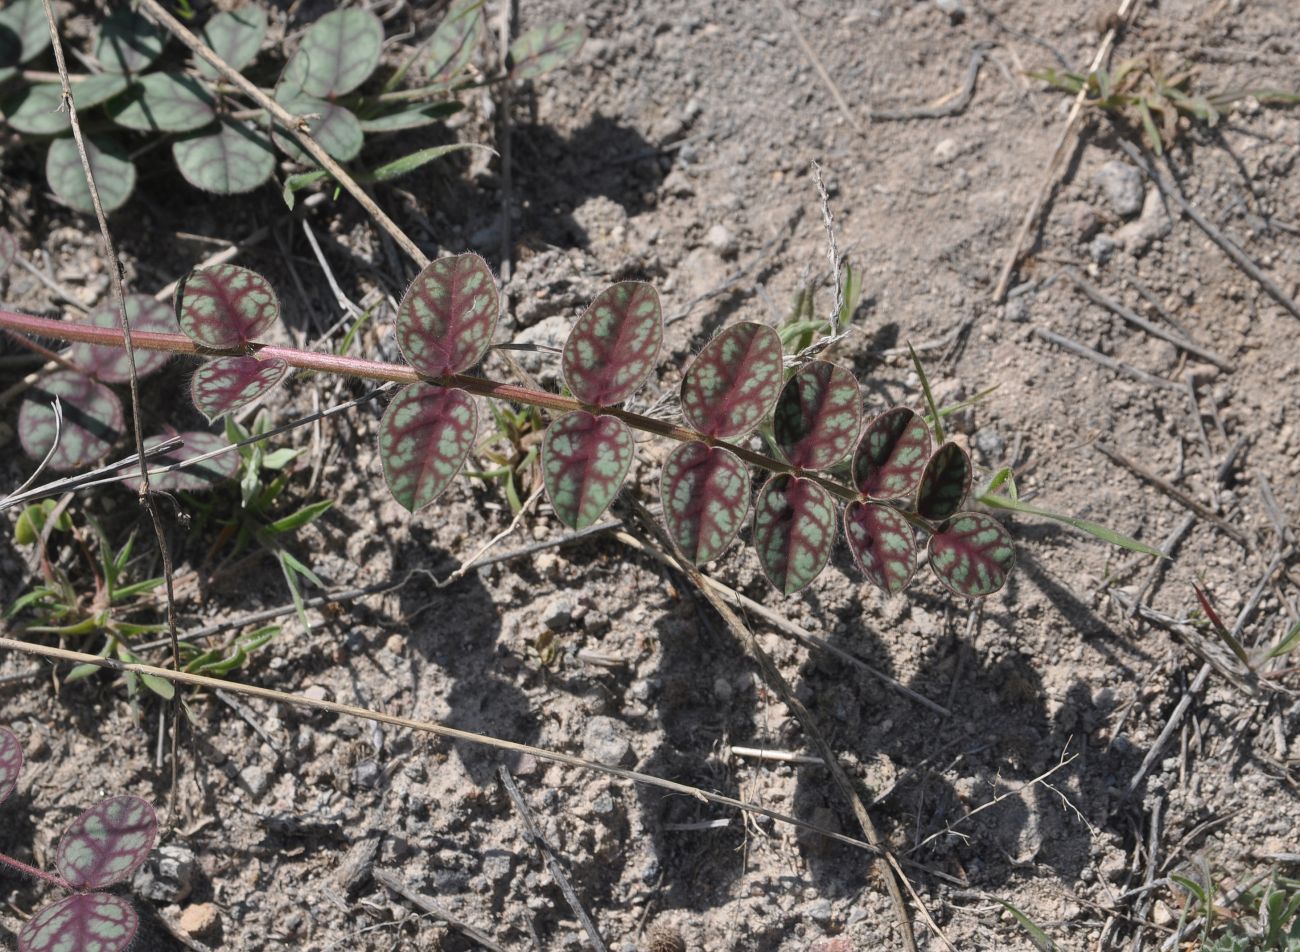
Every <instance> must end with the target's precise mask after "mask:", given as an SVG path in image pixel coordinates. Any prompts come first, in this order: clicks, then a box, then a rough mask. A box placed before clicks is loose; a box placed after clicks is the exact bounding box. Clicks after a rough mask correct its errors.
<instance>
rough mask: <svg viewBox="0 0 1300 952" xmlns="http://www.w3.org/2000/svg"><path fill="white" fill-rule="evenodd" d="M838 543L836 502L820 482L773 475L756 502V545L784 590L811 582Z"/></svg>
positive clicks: (766, 571) (766, 569) (767, 571)
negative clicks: (836, 535)
mask: <svg viewBox="0 0 1300 952" xmlns="http://www.w3.org/2000/svg"><path fill="white" fill-rule="evenodd" d="M834 545H835V503H834V500H833V499H832V498H831V494H830V493H828V492H827V491H826V490H825V489H823V488H822V487H821V486H819V485H817V483H815V482H813V481H812V480H810V479H803V478H801V477H796V476H789V475H780V476H773V477H772V478H771V479H769V480H768V481H767V482H766V483H765V484H764V486H763V488H762V490H761V491H760V492H759V494H758V501H757V502H756V503H755V504H754V550H755V551H756V552H757V553H758V562H759V565H761V566H762V568H763V574H764V575H766V576H767V579H768V581H770V582H771V583H772V585H773V586H775V587H776V588H777V590H779V591H780V592H781V593H782V594H785V595H790V594H793V593H794V592H797V591H799V590H800V589H803V588H805V587H806V586H807V585H808V584H809V583H811V582H812V580H813V579H815V578H816V577H817V576H818V575H819V574H821V571H822V569H824V568H825V567H826V563H827V561H828V560H829V559H830V557H831V550H832V549H833V548H834Z"/></svg>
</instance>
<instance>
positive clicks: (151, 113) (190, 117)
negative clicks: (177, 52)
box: [107, 73, 216, 132]
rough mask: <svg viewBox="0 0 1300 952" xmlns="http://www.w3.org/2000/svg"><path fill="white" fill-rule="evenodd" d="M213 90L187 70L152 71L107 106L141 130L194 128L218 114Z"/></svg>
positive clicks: (112, 114) (125, 123) (118, 118)
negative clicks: (188, 73) (189, 74)
mask: <svg viewBox="0 0 1300 952" xmlns="http://www.w3.org/2000/svg"><path fill="white" fill-rule="evenodd" d="M212 106H213V99H212V93H210V92H209V91H208V88H207V87H206V86H205V85H203V83H201V82H199V81H198V80H197V79H195V78H194V77H192V76H187V75H185V74H184V73H150V74H149V75H148V76H142V77H141V78H140V79H138V80H136V81H135V82H133V83H131V85H130V87H128V88H127V90H126V92H124V93H123V94H122V95H120V96H118V97H117V98H116V99H114V100H113V101H112V102H110V103H109V104H108V106H107V109H108V114H109V116H110V117H111V118H112V120H113V121H114V122H116V123H117V124H118V125H119V126H125V127H126V128H128V129H134V130H136V131H137V132H192V131H193V130H195V129H201V128H203V127H204V126H206V125H208V124H209V123H211V122H212V120H213V119H214V118H216V112H215V111H214V110H213V108H212Z"/></svg>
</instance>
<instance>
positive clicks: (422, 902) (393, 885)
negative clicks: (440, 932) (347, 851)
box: [370, 869, 505, 952]
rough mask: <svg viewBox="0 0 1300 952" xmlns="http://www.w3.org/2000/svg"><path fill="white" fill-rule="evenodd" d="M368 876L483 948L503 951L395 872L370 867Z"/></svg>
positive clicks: (484, 935)
mask: <svg viewBox="0 0 1300 952" xmlns="http://www.w3.org/2000/svg"><path fill="white" fill-rule="evenodd" d="M370 878H371V879H373V880H374V881H375V882H377V883H379V885H381V886H385V887H387V888H388V889H391V890H392V891H393V892H395V893H397V894H398V895H399V896H401V897H402V898H403V899H405V900H406V901H407V902H409V903H410V904H411V905H413V906H415V907H417V908H419V909H423V910H424V911H425V912H427V913H428V914H429V915H431V916H434V917H436V918H438V919H441V920H442V921H443V922H445V923H447V925H449V926H451V927H452V928H453V929H456V930H457V931H459V932H461V933H462V934H464V935H465V936H466V937H467V938H470V939H473V940H474V941H475V942H477V943H478V944H479V945H481V946H483V948H485V949H489V950H490V952H505V949H504V948H503V947H502V946H500V945H497V943H496V942H495V941H494V940H493V939H492V937H491V936H490V935H488V934H487V933H486V932H480V931H479V930H478V929H475V928H474V927H473V926H472V925H470V924H469V923H468V922H466V921H465V920H463V919H458V918H456V917H455V916H453V915H452V914H451V913H450V912H448V911H447V910H446V909H444V908H442V906H440V905H438V904H437V903H436V902H434V901H433V900H432V899H430V898H429V897H428V896H426V895H424V894H423V893H418V892H416V891H415V890H414V889H412V888H411V887H410V886H408V885H406V883H404V882H402V881H401V880H400V879H398V878H397V875H396V874H395V873H390V872H389V871H388V870H386V869H372V870H371V871H370Z"/></svg>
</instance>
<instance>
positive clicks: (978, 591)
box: [930, 512, 1016, 598]
mask: <svg viewBox="0 0 1300 952" xmlns="http://www.w3.org/2000/svg"><path fill="white" fill-rule="evenodd" d="M1015 564H1016V548H1015V544H1014V543H1013V542H1012V540H1011V535H1010V533H1008V532H1007V530H1006V529H1005V528H1003V526H1002V523H1000V522H998V521H997V520H996V519H994V518H993V517H992V516H989V515H986V514H985V513H982V512H959V513H957V514H956V515H954V516H952V517H951V518H950V519H948V520H946V521H945V522H944V523H943V524H942V525H940V526H939V528H938V530H937V531H936V532H935V533H934V535H932V536H931V537H930V568H931V569H933V570H934V574H935V575H936V576H937V577H938V579H939V581H941V582H943V584H944V585H946V586H948V588H950V589H951V590H952V591H954V592H956V593H957V594H958V595H965V596H966V597H968V598H982V597H984V596H985V595H992V594H993V593H994V592H996V591H997V590H998V589H1000V588H1002V586H1003V585H1005V584H1006V581H1007V576H1008V575H1010V574H1011V570H1012V568H1014V567H1015Z"/></svg>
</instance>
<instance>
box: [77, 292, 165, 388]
mask: <svg viewBox="0 0 1300 952" xmlns="http://www.w3.org/2000/svg"><path fill="white" fill-rule="evenodd" d="M126 316H127V317H128V318H130V320H131V331H132V332H133V333H134V332H135V331H149V332H152V333H157V334H171V333H174V331H175V328H176V324H175V318H174V317H173V316H172V309H171V308H170V307H168V306H167V305H166V304H164V303H163V302H162V301H157V300H155V299H154V298H152V297H150V296H149V295H147V294H128V295H127V296H126ZM86 323H88V324H94V325H95V326H96V327H111V328H113V329H114V330H117V331H121V329H122V316H121V314H119V313H118V310H117V305H116V304H114V303H109V304H105V305H104V306H103V307H100V308H97V309H96V310H94V311H91V312H90V316H89V317H88V318H86ZM66 356H67V358H68V360H70V361H71V362H72V363H74V364H76V365H77V366H78V367H80V368H81V369H82V370H84V371H86V372H87V373H89V374H92V375H94V376H95V377H97V378H99V379H100V380H102V381H103V382H104V383H126V382H127V381H128V380H130V379H131V367H130V365H129V364H128V363H127V359H126V349H125V348H124V347H104V346H100V345H98V344H81V343H77V344H73V345H72V346H71V347H69V348H68V350H67V354H66ZM170 357H171V354H169V353H167V352H166V351H163V350H144V349H143V348H140V349H137V350H136V352H135V372H136V375H137V376H139V377H140V378H142V379H143V378H144V377H147V376H148V375H149V374H151V373H154V372H155V371H156V370H158V369H159V368H160V367H162V365H163V364H165V363H167V361H168V359H170Z"/></svg>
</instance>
